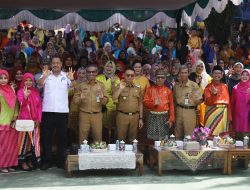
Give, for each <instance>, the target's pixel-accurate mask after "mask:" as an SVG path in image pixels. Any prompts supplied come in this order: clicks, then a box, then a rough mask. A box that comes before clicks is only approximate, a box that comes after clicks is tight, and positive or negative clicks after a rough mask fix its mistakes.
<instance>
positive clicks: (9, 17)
mask: <svg viewBox="0 0 250 190" xmlns="http://www.w3.org/2000/svg"><path fill="white" fill-rule="evenodd" d="M13 1H14V2H13ZM229 1H231V2H232V3H233V4H234V5H239V4H240V3H241V2H242V0H153V1H145V0H136V1H135V0H134V1H131V0H128V1H117V0H107V1H103V0H90V1H85V0H81V1H79V0H71V1H66V2H63V3H62V2H61V1H60V0H53V1H51V0H43V1H34V0H22V1H15V0H9V1H4V2H1V5H0V6H1V8H2V9H1V10H0V28H2V29H3V28H11V27H15V26H17V25H18V24H19V23H20V22H21V21H23V20H27V21H28V22H30V23H31V24H32V25H34V26H36V27H39V28H44V29H59V28H63V27H65V26H66V24H78V25H79V26H81V27H83V28H84V29H85V30H88V31H104V30H107V29H108V28H109V27H110V26H112V25H113V24H115V23H120V24H121V25H122V26H123V27H124V28H126V29H128V30H132V31H136V32H141V31H143V30H145V29H147V28H149V27H151V26H153V25H155V24H156V23H160V22H162V23H163V24H164V25H166V26H168V27H172V28H175V27H176V26H177V24H176V19H177V16H178V15H179V16H181V23H182V24H184V23H186V24H187V25H188V26H192V25H193V23H194V21H195V18H196V16H199V17H200V18H201V19H206V18H207V17H208V15H209V13H210V12H211V10H212V8H214V9H215V10H216V11H217V12H219V13H221V12H222V11H223V10H224V9H225V7H226V5H227V4H228V2H229ZM16 7H19V9H16ZM40 7H44V8H43V9H41V8H40ZM55 8H56V9H55Z"/></svg>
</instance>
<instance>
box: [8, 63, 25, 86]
mask: <svg viewBox="0 0 250 190" xmlns="http://www.w3.org/2000/svg"><path fill="white" fill-rule="evenodd" d="M18 71H21V72H22V74H23V73H24V70H23V68H22V66H17V67H15V68H14V70H13V74H12V79H11V80H12V81H14V82H15V84H16V86H17V88H16V90H18V89H19V88H20V84H21V82H22V80H20V81H18V80H16V74H17V72H18Z"/></svg>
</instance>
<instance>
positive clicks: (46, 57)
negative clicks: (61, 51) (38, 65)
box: [42, 41, 57, 63]
mask: <svg viewBox="0 0 250 190" xmlns="http://www.w3.org/2000/svg"><path fill="white" fill-rule="evenodd" d="M56 54H57V52H56V49H55V47H54V44H53V42H50V41H49V42H48V43H47V46H46V49H45V50H44V52H43V53H42V60H43V62H45V63H50V62H51V60H52V57H54V56H55V55H56Z"/></svg>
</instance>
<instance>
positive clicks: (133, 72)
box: [0, 28, 250, 173]
mask: <svg viewBox="0 0 250 190" xmlns="http://www.w3.org/2000/svg"><path fill="white" fill-rule="evenodd" d="M80 31H81V30H74V29H71V30H69V28H66V29H65V31H64V34H63V33H62V32H60V31H59V32H58V33H57V35H55V33H54V31H47V32H46V31H43V30H41V29H36V30H34V29H32V30H31V29H27V28H26V29H20V28H17V30H15V31H14V32H13V34H12V36H10V37H9V38H8V37H7V35H6V36H4V35H5V33H4V32H5V31H3V32H2V36H1V39H3V38H4V37H6V38H7V40H6V39H5V40H1V42H0V43H1V46H0V47H1V48H2V54H1V55H2V57H1V58H2V59H1V60H0V62H1V70H0V101H1V109H0V110H1V111H0V144H1V146H0V155H1V156H0V170H1V172H4V173H7V172H9V171H12V170H13V169H14V168H13V167H15V166H17V165H19V166H20V167H21V168H22V169H23V170H26V171H30V170H32V169H33V168H36V167H37V166H40V167H41V169H47V168H49V167H50V166H51V165H52V164H55V165H56V166H57V167H59V168H63V167H64V164H65V158H66V148H67V147H68V146H69V145H70V144H72V143H77V144H81V143H82V141H83V140H85V139H90V140H91V141H93V142H100V141H106V142H114V141H115V140H116V139H118V140H124V141H126V142H127V143H131V142H132V141H133V140H134V139H137V138H138V133H140V131H142V130H140V129H142V128H144V129H145V128H146V130H144V131H146V133H145V134H142V135H141V136H142V138H143V139H147V140H148V144H151V143H152V142H153V141H155V140H162V139H164V138H166V136H169V135H170V134H171V133H174V134H175V136H176V139H180V140H182V139H183V138H184V137H185V136H186V135H191V134H192V132H193V130H194V129H195V127H200V126H205V127H208V128H210V129H211V130H210V134H209V137H210V138H213V137H214V136H218V135H226V134H227V135H231V136H233V137H235V138H237V139H241V138H242V136H243V135H245V134H246V133H250V79H249V78H250V71H249V70H248V69H244V67H247V66H248V63H247V59H248V58H247V57H245V60H244V61H243V63H244V64H242V62H240V61H236V58H235V57H233V56H234V54H233V53H234V52H233V53H231V48H230V47H228V46H226V47H224V45H223V46H222V48H221V49H219V48H218V45H217V44H216V42H215V39H214V38H213V37H212V36H211V37H210V38H209V39H204V40H202V38H201V36H199V34H198V32H197V30H196V29H192V30H191V33H190V36H189V37H187V36H186V37H185V35H184V36H182V37H183V38H182V41H180V42H179V41H177V42H175V40H176V32H175V30H173V29H169V30H167V31H164V30H163V29H162V35H161V34H158V35H157V34H156V33H155V31H154V29H152V30H147V31H145V35H144V36H142V37H141V36H140V37H136V36H135V34H133V33H132V32H130V31H125V32H122V33H120V34H115V33H112V32H103V33H101V34H100V35H99V38H98V35H97V34H95V33H93V32H91V33H87V32H86V35H87V37H86V36H85V38H84V39H81V35H80V34H81V32H82V31H81V32H80ZM157 31H159V30H157ZM164 32H167V34H168V35H167V37H166V35H164V34H165V33H164ZM6 34H7V33H6ZM186 35H187V34H186ZM138 36H139V35H138ZM31 37H32V40H31ZM185 39H186V40H185ZM3 43H5V44H3ZM35 44H36V45H35ZM186 44H188V46H186ZM228 52H230V54H229V53H228ZM241 56H242V59H241V61H242V60H243V57H244V52H243V53H242V54H241ZM210 58H212V59H211V60H210ZM77 60H78V62H77ZM203 60H204V61H203ZM17 119H24V120H26V119H27V120H30V119H31V120H33V121H34V123H35V127H34V130H33V131H31V132H23V131H16V129H15V121H16V120H17ZM55 132H56V133H55ZM40 137H41V139H40ZM54 137H56V138H54ZM139 141H140V139H139ZM54 145H56V150H57V152H56V158H55V157H54V154H53V152H54V147H55V146H54Z"/></svg>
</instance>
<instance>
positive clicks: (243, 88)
mask: <svg viewBox="0 0 250 190" xmlns="http://www.w3.org/2000/svg"><path fill="white" fill-rule="evenodd" d="M231 105H232V117H233V129H234V130H235V132H236V137H237V138H238V139H241V140H242V139H243V136H244V135H245V134H244V133H250V70H249V69H245V70H243V72H242V73H241V82H240V83H239V84H237V85H236V86H235V87H234V88H233V93H232V99H231Z"/></svg>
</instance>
